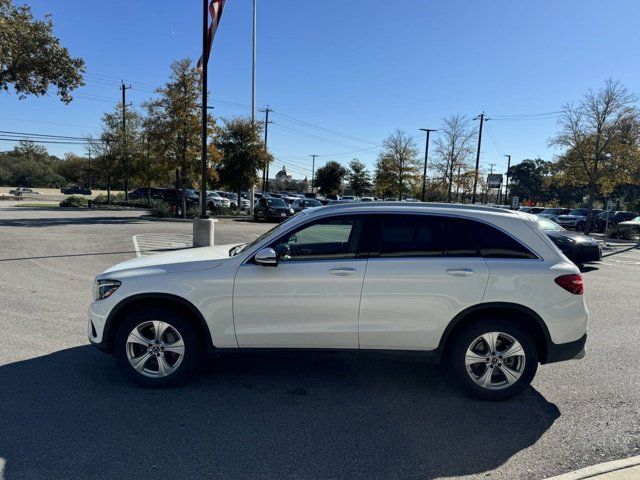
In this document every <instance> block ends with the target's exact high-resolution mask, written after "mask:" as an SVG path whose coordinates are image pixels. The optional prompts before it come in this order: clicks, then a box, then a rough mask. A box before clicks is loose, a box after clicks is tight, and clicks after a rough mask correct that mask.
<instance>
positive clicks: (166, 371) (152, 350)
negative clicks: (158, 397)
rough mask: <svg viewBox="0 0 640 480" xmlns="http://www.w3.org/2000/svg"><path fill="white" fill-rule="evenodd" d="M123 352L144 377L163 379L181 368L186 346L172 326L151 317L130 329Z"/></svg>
mask: <svg viewBox="0 0 640 480" xmlns="http://www.w3.org/2000/svg"><path fill="white" fill-rule="evenodd" d="M126 351H127V359H128V360H129V363H130V364H131V366H132V367H133V368H134V369H135V370H136V371H137V372H138V373H140V374H142V375H144V376H145V377H150V378H163V377H166V376H168V375H171V374H172V373H173V372H175V371H176V370H177V369H178V367H180V364H181V363H182V360H183V359H184V352H185V345H184V340H183V338H182V335H180V332H178V330H177V329H176V328H175V327H174V326H172V325H170V324H168V323H166V322H163V321H160V320H150V321H147V322H143V323H141V324H139V325H138V326H136V327H135V328H134V329H133V330H131V333H129V336H128V337H127V344H126Z"/></svg>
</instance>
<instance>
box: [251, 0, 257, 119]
mask: <svg viewBox="0 0 640 480" xmlns="http://www.w3.org/2000/svg"><path fill="white" fill-rule="evenodd" d="M256 8H257V5H256V0H253V58H252V62H251V123H256V41H257V15H256Z"/></svg>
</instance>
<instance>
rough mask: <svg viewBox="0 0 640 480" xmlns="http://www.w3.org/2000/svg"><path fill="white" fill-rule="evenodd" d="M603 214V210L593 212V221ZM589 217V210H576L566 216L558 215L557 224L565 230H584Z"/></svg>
mask: <svg viewBox="0 0 640 480" xmlns="http://www.w3.org/2000/svg"><path fill="white" fill-rule="evenodd" d="M599 213H602V210H595V209H594V210H593V214H592V215H593V219H594V220H595V217H596V215H598V214H599ZM588 216H589V209H588V208H574V209H573V210H571V211H570V212H569V213H567V214H566V215H558V217H557V218H556V220H555V222H556V223H557V224H558V225H561V226H563V227H565V228H575V229H576V230H583V229H584V227H585V226H586V224H587V217H588Z"/></svg>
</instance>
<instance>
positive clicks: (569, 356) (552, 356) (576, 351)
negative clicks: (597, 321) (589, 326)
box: [544, 333, 587, 363]
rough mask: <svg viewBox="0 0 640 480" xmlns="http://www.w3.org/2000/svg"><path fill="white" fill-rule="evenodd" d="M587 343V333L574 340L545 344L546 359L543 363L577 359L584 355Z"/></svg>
mask: <svg viewBox="0 0 640 480" xmlns="http://www.w3.org/2000/svg"><path fill="white" fill-rule="evenodd" d="M586 343H587V334H586V333H585V334H584V336H582V338H579V339H578V340H576V341H574V342H568V343H553V342H549V343H548V345H547V359H546V361H545V362H544V363H556V362H563V361H565V360H579V359H581V358H584V356H585V355H586V349H585V344H586Z"/></svg>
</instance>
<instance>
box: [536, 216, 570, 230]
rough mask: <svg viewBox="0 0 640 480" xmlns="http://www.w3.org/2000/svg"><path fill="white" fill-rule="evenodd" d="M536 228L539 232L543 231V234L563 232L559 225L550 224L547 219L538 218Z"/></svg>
mask: <svg viewBox="0 0 640 480" xmlns="http://www.w3.org/2000/svg"><path fill="white" fill-rule="evenodd" d="M538 226H539V227H540V230H544V231H545V232H560V231H562V230H564V228H562V227H561V226H560V225H558V224H557V223H556V222H552V221H551V220H549V219H548V218H544V217H538Z"/></svg>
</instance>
